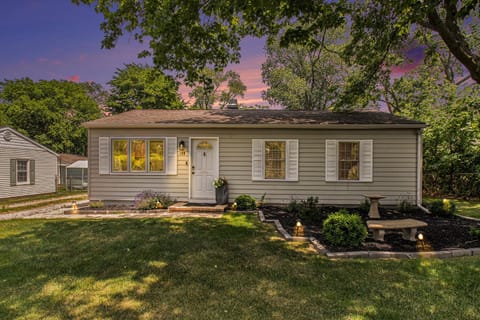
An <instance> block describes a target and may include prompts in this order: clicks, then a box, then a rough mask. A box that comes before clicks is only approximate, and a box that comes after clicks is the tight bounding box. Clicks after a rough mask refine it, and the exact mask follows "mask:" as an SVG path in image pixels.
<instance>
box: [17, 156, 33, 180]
mask: <svg viewBox="0 0 480 320" xmlns="http://www.w3.org/2000/svg"><path fill="white" fill-rule="evenodd" d="M28 169H29V165H28V160H17V184H22V183H25V184H27V183H30V181H29V177H30V174H29V170H28Z"/></svg>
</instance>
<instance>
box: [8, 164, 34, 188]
mask: <svg viewBox="0 0 480 320" xmlns="http://www.w3.org/2000/svg"><path fill="white" fill-rule="evenodd" d="M25 184H35V160H33V159H10V185H11V186H17V185H25Z"/></svg>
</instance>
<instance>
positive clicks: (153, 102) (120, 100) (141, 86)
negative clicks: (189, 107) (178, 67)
mask: <svg viewBox="0 0 480 320" xmlns="http://www.w3.org/2000/svg"><path fill="white" fill-rule="evenodd" d="M108 84H109V85H110V86H111V93H110V96H109V97H108V100H107V103H108V106H109V107H111V108H112V110H113V112H114V113H120V112H125V111H128V110H132V109H182V108H184V107H185V105H184V103H183V101H182V99H181V97H180V94H179V93H178V87H179V84H178V82H176V81H175V80H174V79H173V78H172V77H171V76H168V75H165V74H164V73H163V72H161V71H160V70H158V69H155V68H153V67H150V66H147V65H140V64H127V65H125V67H124V68H122V69H117V71H116V72H115V75H114V77H113V79H112V80H111V81H110V82H108Z"/></svg>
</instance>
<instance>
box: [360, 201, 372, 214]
mask: <svg viewBox="0 0 480 320" xmlns="http://www.w3.org/2000/svg"><path fill="white" fill-rule="evenodd" d="M358 211H360V213H363V214H367V213H368V212H369V211H370V201H368V200H367V199H365V200H364V201H362V202H360V206H359V207H358Z"/></svg>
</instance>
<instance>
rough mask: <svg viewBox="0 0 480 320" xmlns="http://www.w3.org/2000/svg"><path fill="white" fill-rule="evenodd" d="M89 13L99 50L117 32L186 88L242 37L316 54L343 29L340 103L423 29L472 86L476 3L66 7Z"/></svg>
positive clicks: (151, 1)
mask: <svg viewBox="0 0 480 320" xmlns="http://www.w3.org/2000/svg"><path fill="white" fill-rule="evenodd" d="M72 1H73V2H74V3H76V4H79V3H84V4H89V5H92V6H94V8H95V10H96V11H97V12H98V13H101V14H102V15H103V16H104V21H103V22H102V24H101V28H102V30H103V31H104V33H105V37H104V39H103V42H102V45H103V47H105V48H112V47H114V46H115V43H116V41H117V40H118V38H119V37H121V36H122V35H123V34H124V32H130V33H133V34H134V36H135V38H136V39H137V40H139V41H148V43H149V49H148V50H146V51H144V52H142V53H141V55H142V56H145V55H152V56H153V61H154V63H155V65H156V66H157V67H160V68H161V69H164V70H174V71H176V72H177V76H179V77H185V79H186V82H187V83H188V84H192V83H194V82H195V81H198V80H200V81H203V80H202V79H201V77H200V74H201V71H202V70H203V69H204V68H205V67H214V69H215V70H216V71H218V70H223V69H224V68H225V67H226V66H227V65H228V64H229V63H236V62H238V61H239V58H240V40H241V39H242V38H244V37H245V36H247V35H250V36H256V37H260V36H267V37H274V38H275V37H277V36H279V35H281V39H280V44H281V45H282V46H287V45H288V44H291V43H294V44H305V43H309V44H310V45H312V46H317V47H321V46H322V43H321V42H319V41H318V40H317V39H316V36H318V35H319V34H321V31H322V30H325V29H334V28H338V27H339V26H343V27H346V28H349V30H350V34H351V36H352V38H351V41H350V42H349V43H348V44H347V46H346V47H345V50H344V51H343V56H344V58H345V59H346V60H347V61H348V62H349V63H351V64H355V65H357V66H358V72H355V73H353V74H352V75H351V76H350V77H349V79H348V81H347V87H346V89H345V90H344V91H345V94H344V98H342V99H343V103H344V104H346V105H348V104H350V105H351V104H353V103H355V102H357V100H358V98H359V97H361V96H362V95H363V94H364V93H365V92H369V91H370V90H372V89H373V88H374V87H375V85H376V83H377V81H378V79H379V76H380V74H381V70H382V68H383V66H384V65H385V64H386V63H388V57H389V54H390V53H391V52H392V50H395V49H398V48H402V47H403V46H404V44H405V41H406V39H407V37H408V35H409V34H411V33H413V32H414V31H415V30H416V29H417V28H419V27H420V26H423V27H424V28H426V29H427V30H429V32H433V33H437V34H438V35H439V36H440V38H441V39H442V41H443V42H444V43H445V44H446V46H447V47H448V49H449V51H450V52H452V54H453V55H454V56H455V58H456V59H458V60H459V61H460V62H461V63H462V64H463V66H464V67H465V68H466V70H467V71H468V73H469V74H470V76H471V77H472V79H474V81H476V82H477V83H480V53H479V50H480V48H479V47H478V46H474V45H473V43H474V42H475V39H477V40H478V37H479V33H478V18H479V11H480V10H479V6H480V1H479V0H463V1H451V0H447V1H439V0H423V1H419V0H405V1H398V0H382V1H372V0H364V1H347V0H337V1H326V0H324V1H298V0H270V1H224V0H208V1H207V0H200V1H181V2H179V1H176V0H163V1H160V0H144V1H138V0H72Z"/></svg>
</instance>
